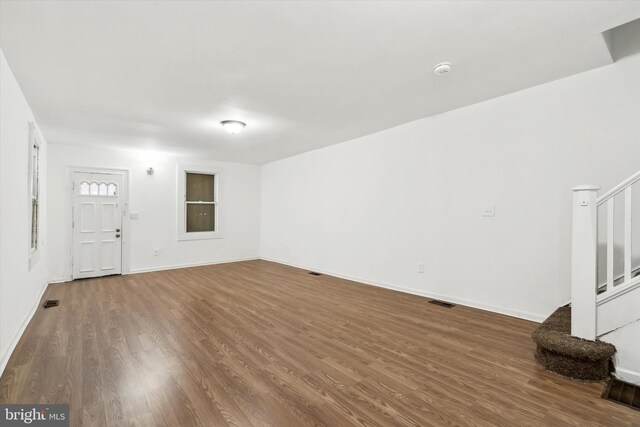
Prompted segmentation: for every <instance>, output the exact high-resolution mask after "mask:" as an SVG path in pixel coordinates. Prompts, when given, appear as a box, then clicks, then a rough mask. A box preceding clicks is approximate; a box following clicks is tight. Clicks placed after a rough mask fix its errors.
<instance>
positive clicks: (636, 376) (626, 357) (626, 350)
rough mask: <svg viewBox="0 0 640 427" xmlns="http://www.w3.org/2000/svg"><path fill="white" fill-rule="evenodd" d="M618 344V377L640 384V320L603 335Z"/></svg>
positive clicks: (606, 339)
mask: <svg viewBox="0 0 640 427" xmlns="http://www.w3.org/2000/svg"><path fill="white" fill-rule="evenodd" d="M600 339H602V340H603V341H606V342H610V343H611V344H613V345H615V346H616V354H615V356H614V362H615V365H616V377H618V378H620V379H621V380H623V381H627V382H630V383H633V384H638V385H640V356H639V355H640V320H638V321H636V322H633V323H630V324H628V325H626V326H624V327H622V328H620V329H616V330H615V331H612V332H610V333H609V334H607V335H605V336H603V337H601V338H600Z"/></svg>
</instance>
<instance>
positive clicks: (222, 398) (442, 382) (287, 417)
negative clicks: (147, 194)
mask: <svg viewBox="0 0 640 427" xmlns="http://www.w3.org/2000/svg"><path fill="white" fill-rule="evenodd" d="M44 298H45V299H60V306H59V307H55V308H50V309H46V310H44V309H42V308H41V309H39V310H38V311H37V313H36V315H35V317H34V319H33V320H32V321H31V323H30V325H29V326H28V328H27V330H26V332H25V334H24V336H23V337H22V339H21V340H20V342H19V344H18V346H17V348H16V350H15V352H14V353H13V356H12V357H11V360H10V361H9V364H8V366H7V368H6V370H5V372H4V374H3V376H2V378H0V402H2V403H15V402H23V403H37V402H42V403H69V404H70V405H71V425H72V426H81V425H82V426H90V425H97V426H120V425H123V426H125V425H127V426H128V425H140V426H199V425H204V426H226V425H230V426H307V425H314V426H322V425H325V426H350V425H359V426H429V425H434V426H436V425H475V426H489V425H500V426H524V425H552V426H560V425H575V426H587V425H616V426H626V425H636V426H640V412H637V411H634V410H632V409H629V408H626V407H623V406H620V405H616V404H614V403H612V402H609V401H606V400H603V399H601V398H600V393H601V392H602V389H603V384H583V383H579V382H574V381H570V380H567V379H564V378H561V377H559V376H556V375H553V374H551V373H547V372H545V371H544V370H543V369H542V368H540V367H538V366H537V365H536V364H535V361H534V358H533V352H534V344H533V342H532V341H531V338H530V335H531V332H532V331H533V329H534V328H535V326H536V324H535V323H532V322H528V321H525V320H519V319H514V318H510V317H506V316H501V315H498V314H493V313H489V312H485V311H481V310H476V309H472V308H468V307H464V306H456V307H454V308H452V309H447V308H443V307H439V306H436V305H433V304H428V303H427V301H428V300H427V299H425V298H421V297H417V296H412V295H407V294H402V293H398V292H393V291H389V290H385V289H379V288H375V287H371V286H366V285H362V284H358V283H354V282H350V281H347V280H342V279H337V278H334V277H330V276H317V277H316V276H312V275H309V274H307V272H306V271H304V270H299V269H295V268H291V267H287V266H283V265H279V264H275V263H270V262H266V261H248V262H241V263H233V264H224V265H216V266H206V267H196V268H187V269H180V270H170V271H163V272H154V273H143V274H136V275H130V276H117V277H110V278H103V279H91V280H83V281H77V282H72V283H64V284H55V285H50V286H49V288H48V289H47V291H46V293H45V296H44Z"/></svg>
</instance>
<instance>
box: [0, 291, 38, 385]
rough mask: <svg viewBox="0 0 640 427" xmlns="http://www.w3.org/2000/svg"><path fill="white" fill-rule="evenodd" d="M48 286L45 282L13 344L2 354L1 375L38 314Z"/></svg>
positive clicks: (12, 341)
mask: <svg viewBox="0 0 640 427" xmlns="http://www.w3.org/2000/svg"><path fill="white" fill-rule="evenodd" d="M47 286H49V284H48V283H45V285H44V286H43V287H42V290H41V291H40V293H39V294H38V297H37V298H36V300H35V301H34V303H33V307H32V308H31V311H30V312H29V313H27V315H26V316H25V318H24V319H23V320H22V324H21V325H20V329H18V332H17V333H16V334H15V336H14V337H13V340H11V344H9V347H8V348H7V351H6V352H5V353H4V354H3V355H2V359H1V360H0V376H2V373H3V372H4V368H6V367H7V363H9V358H10V357H11V354H13V350H15V349H16V346H17V345H18V341H20V338H22V334H24V331H25V329H27V326H28V325H29V322H31V319H32V318H33V315H34V314H36V311H37V310H38V307H39V306H40V301H41V300H42V296H43V295H44V292H45V291H46V290H47Z"/></svg>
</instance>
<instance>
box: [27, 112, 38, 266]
mask: <svg viewBox="0 0 640 427" xmlns="http://www.w3.org/2000/svg"><path fill="white" fill-rule="evenodd" d="M29 134H30V137H29V200H30V205H29V213H30V219H31V222H30V224H31V225H30V233H29V234H30V236H29V238H30V246H29V247H30V248H31V254H30V257H29V267H32V266H33V265H35V262H36V261H37V254H38V249H39V245H40V243H39V241H40V141H38V135H37V131H36V127H35V124H34V123H29Z"/></svg>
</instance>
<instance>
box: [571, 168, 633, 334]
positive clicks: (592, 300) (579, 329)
mask: <svg viewBox="0 0 640 427" xmlns="http://www.w3.org/2000/svg"><path fill="white" fill-rule="evenodd" d="M638 181H640V172H637V173H636V174H634V175H632V176H630V177H629V178H627V179H625V180H624V181H623V182H621V183H620V184H618V185H617V186H615V187H614V188H612V189H611V190H609V191H608V192H606V193H605V194H603V195H602V196H600V197H597V194H598V190H599V188H598V187H595V186H593V185H581V186H578V187H574V188H573V189H572V190H573V227H572V249H571V334H572V335H574V336H577V337H580V338H585V339H590V340H593V339H595V338H596V337H598V336H599V335H601V334H603V333H606V332H608V331H609V330H610V329H609V330H602V329H606V328H604V327H603V326H602V325H603V324H605V323H606V322H603V321H602V320H603V319H599V318H598V313H599V307H601V306H603V305H604V304H606V303H608V302H610V301H613V300H614V299H616V298H618V297H621V296H622V295H624V294H626V293H627V292H629V291H631V290H633V289H635V288H636V287H639V286H640V277H635V278H634V277H632V271H633V268H632V257H631V241H632V234H631V230H632V220H633V217H632V209H631V208H632V192H631V186H632V185H633V184H635V183H636V182H638ZM621 193H624V213H623V218H624V219H623V227H624V229H623V230H624V251H623V271H624V272H623V276H622V280H618V283H617V284H616V283H615V282H616V280H617V279H618V278H617V277H615V275H614V254H615V252H614V230H615V227H616V224H615V219H616V216H615V204H614V203H615V201H614V200H615V196H617V195H619V194H621ZM603 205H606V209H607V228H606V233H605V234H606V249H607V250H606V260H607V262H606V269H607V270H606V290H605V291H604V292H603V293H601V294H598V269H597V266H598V207H599V206H603ZM639 311H640V309H639ZM603 314H604V313H603ZM620 318H622V317H620ZM598 325H601V326H600V327H599V326H598Z"/></svg>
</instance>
